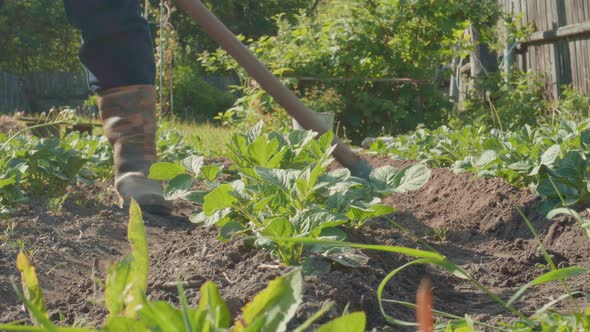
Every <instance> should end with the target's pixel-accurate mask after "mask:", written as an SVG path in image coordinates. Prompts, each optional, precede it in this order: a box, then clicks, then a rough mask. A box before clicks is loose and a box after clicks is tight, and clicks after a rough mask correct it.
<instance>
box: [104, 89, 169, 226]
mask: <svg viewBox="0 0 590 332" xmlns="http://www.w3.org/2000/svg"><path fill="white" fill-rule="evenodd" d="M98 109H99V112H100V118H101V120H102V124H103V129H104V132H105V135H106V137H107V139H108V140H109V142H110V143H111V145H112V146H113V155H114V161H115V188H116V191H117V194H118V195H119V199H120V206H121V207H125V206H128V204H129V202H130V201H131V198H133V199H135V200H136V201H137V203H138V204H139V206H140V207H141V208H142V210H143V211H144V212H148V213H152V214H158V215H169V214H170V211H171V209H172V204H171V202H169V201H166V200H165V199H164V197H163V195H162V184H161V183H160V182H159V181H155V180H151V179H148V178H147V175H148V174H149V169H150V166H151V165H152V164H153V163H154V162H155V161H156V158H157V152H156V90H155V87H154V86H153V85H132V86H124V87H118V88H113V89H109V90H106V91H104V92H101V93H99V96H98Z"/></svg>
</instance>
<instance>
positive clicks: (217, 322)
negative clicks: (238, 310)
mask: <svg viewBox="0 0 590 332" xmlns="http://www.w3.org/2000/svg"><path fill="white" fill-rule="evenodd" d="M199 309H200V310H207V319H208V320H209V322H210V323H211V325H212V326H213V327H214V329H226V328H229V324H230V319H231V316H230V313H229V309H228V308H227V305H226V304H225V302H224V301H223V298H222V297H221V294H220V293H219V289H217V286H215V284H214V283H213V282H211V281H208V282H206V283H205V284H203V286H201V300H200V302H199Z"/></svg>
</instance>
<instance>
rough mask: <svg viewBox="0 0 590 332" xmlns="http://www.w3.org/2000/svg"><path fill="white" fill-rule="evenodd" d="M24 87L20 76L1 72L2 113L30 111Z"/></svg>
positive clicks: (0, 98)
mask: <svg viewBox="0 0 590 332" xmlns="http://www.w3.org/2000/svg"><path fill="white" fill-rule="evenodd" d="M22 85H23V84H22V80H21V79H20V78H19V77H18V76H15V75H11V74H7V73H3V72H0V113H8V112H13V111H16V110H28V108H29V106H28V104H27V101H26V99H25V96H24V93H23V90H22Z"/></svg>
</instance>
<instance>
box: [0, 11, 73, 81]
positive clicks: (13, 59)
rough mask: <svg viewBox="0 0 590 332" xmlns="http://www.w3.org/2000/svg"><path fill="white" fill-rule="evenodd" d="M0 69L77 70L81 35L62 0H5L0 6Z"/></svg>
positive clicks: (24, 71)
mask: <svg viewBox="0 0 590 332" xmlns="http://www.w3.org/2000/svg"><path fill="white" fill-rule="evenodd" d="M0 36H2V47H0V70H3V71H8V72H13V73H17V74H24V73H27V72H32V71H79V70H80V69H81V67H80V64H79V62H78V61H75V59H76V56H77V52H78V48H79V46H80V36H79V34H78V33H77V32H76V31H75V30H74V28H72V27H71V26H70V25H69V23H68V22H67V19H66V16H65V12H64V8H63V3H62V1H44V0H6V1H5V3H4V6H2V7H1V8H0Z"/></svg>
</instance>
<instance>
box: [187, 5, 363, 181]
mask: <svg viewBox="0 0 590 332" xmlns="http://www.w3.org/2000/svg"><path fill="white" fill-rule="evenodd" d="M176 2H177V3H178V4H179V5H180V6H181V7H182V8H183V9H184V10H185V11H186V13H187V14H188V15H189V16H191V17H192V18H193V19H194V20H195V22H197V24H199V25H200V26H201V27H202V28H203V30H205V32H207V34H208V35H209V36H210V37H211V38H212V39H213V40H215V41H216V42H217V43H218V44H219V45H220V46H221V48H223V49H224V50H225V51H226V52H227V53H228V54H229V55H231V56H232V57H233V58H234V59H235V60H236V61H237V62H238V63H239V64H240V65H241V66H242V67H243V68H244V69H245V70H246V71H247V72H248V73H249V74H250V75H251V76H252V77H253V78H254V79H255V80H256V81H257V82H258V84H260V86H261V87H262V88H263V89H264V90H265V91H266V92H268V94H270V95H271V96H272V97H273V98H274V99H275V100H276V101H277V102H278V103H279V104H280V105H281V106H283V108H285V110H287V112H288V113H289V114H290V115H291V116H292V117H293V118H295V120H297V122H299V123H300V124H301V125H302V126H303V127H304V128H306V129H308V130H313V131H316V132H318V133H319V134H323V133H325V132H326V131H327V130H326V129H325V128H322V126H321V125H320V124H319V123H318V122H317V121H316V120H315V117H314V113H313V112H312V111H310V110H309V109H308V108H307V107H306V106H305V105H304V104H303V103H302V102H301V101H300V100H299V99H298V98H297V97H296V96H295V94H293V92H291V90H289V89H288V88H287V87H286V86H285V85H283V83H282V82H281V81H280V80H279V79H278V78H277V77H276V76H274V75H273V74H272V73H271V72H270V71H269V70H268V68H266V66H265V65H263V64H262V62H260V60H258V59H257V58H256V57H255V56H254V54H252V53H251V52H250V50H249V49H248V48H246V46H244V44H242V42H241V41H239V40H238V38H236V36H234V34H233V33H232V32H231V31H230V30H229V29H228V28H227V27H226V26H225V25H224V24H223V23H222V22H221V21H220V20H219V19H218V18H217V17H216V16H215V15H213V13H211V12H210V11H209V9H208V8H207V7H206V6H205V5H204V4H203V3H202V2H201V1H200V0H177V1H176ZM334 143H335V144H336V149H335V150H334V152H333V155H334V157H335V158H336V160H338V161H339V162H340V163H341V164H342V165H343V166H344V167H346V168H348V169H349V170H350V171H351V173H352V175H354V176H358V177H361V178H364V179H368V178H369V173H371V166H370V165H369V163H368V162H367V161H366V160H364V159H362V158H360V157H359V156H357V155H356V154H355V153H354V152H352V151H351V150H350V149H349V148H348V147H347V146H346V145H344V144H343V143H342V142H340V141H339V140H338V138H335V139H334Z"/></svg>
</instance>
